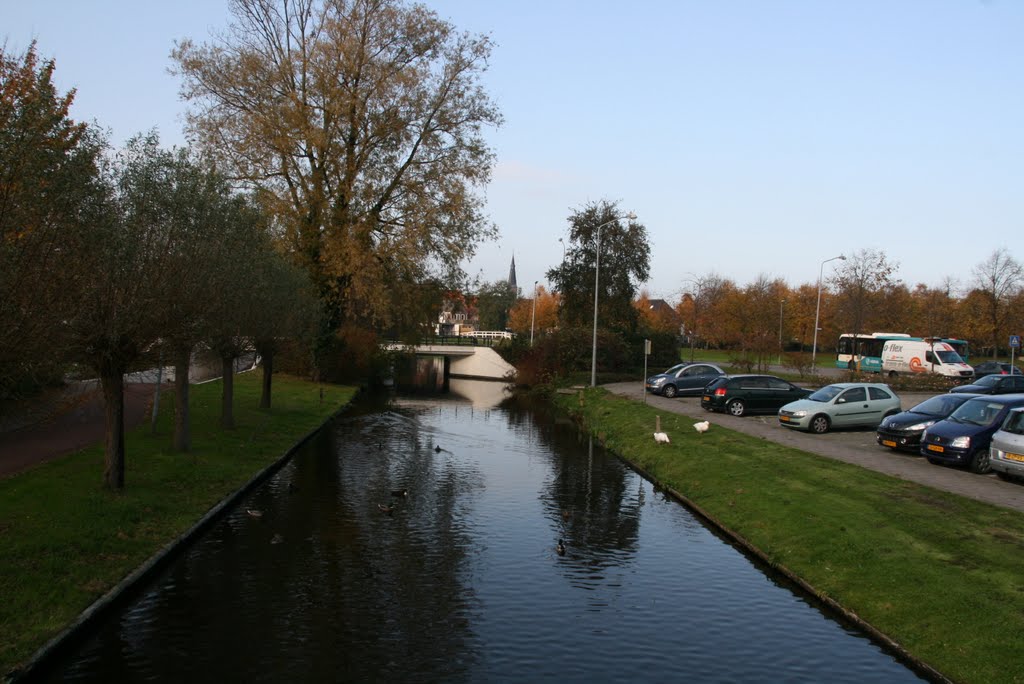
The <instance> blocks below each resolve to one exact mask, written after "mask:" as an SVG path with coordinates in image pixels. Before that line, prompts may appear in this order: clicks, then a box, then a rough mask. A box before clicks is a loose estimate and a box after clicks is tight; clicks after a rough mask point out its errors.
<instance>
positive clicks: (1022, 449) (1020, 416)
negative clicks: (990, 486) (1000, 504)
mask: <svg viewBox="0 0 1024 684" xmlns="http://www.w3.org/2000/svg"><path fill="white" fill-rule="evenodd" d="M989 457H990V458H989V465H991V466H992V470H994V471H995V472H996V475H998V476H999V477H1001V478H1003V479H1004V480H1012V479H1017V478H1024V408H1017V409H1013V410H1011V411H1010V412H1009V413H1008V414H1006V418H1005V419H1004V420H1003V424H1002V426H1001V427H1000V428H999V429H998V430H997V431H996V433H995V434H994V435H992V444H991V445H990V446H989Z"/></svg>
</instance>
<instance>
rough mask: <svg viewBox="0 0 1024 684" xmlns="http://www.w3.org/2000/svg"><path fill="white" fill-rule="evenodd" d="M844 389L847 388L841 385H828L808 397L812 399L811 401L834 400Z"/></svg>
mask: <svg viewBox="0 0 1024 684" xmlns="http://www.w3.org/2000/svg"><path fill="white" fill-rule="evenodd" d="M843 389H845V388H843V387H840V386H839V385H828V386H826V387H822V388H821V389H820V390H818V391H817V392H815V393H814V394H811V395H810V396H808V397H807V398H808V399H810V400H811V401H822V402H824V401H832V400H833V399H835V398H836V395H837V394H839V393H840V392H842V391H843Z"/></svg>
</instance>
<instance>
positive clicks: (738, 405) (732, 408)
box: [725, 399, 747, 418]
mask: <svg viewBox="0 0 1024 684" xmlns="http://www.w3.org/2000/svg"><path fill="white" fill-rule="evenodd" d="M725 408H726V410H727V411H729V413H730V414H731V415H734V416H736V417H737V418H739V417H740V416H742V415H743V414H744V413H746V411H747V407H746V406H744V405H743V402H742V401H740V400H739V399H733V400H732V401H730V402H729V403H728V405H726V407H725Z"/></svg>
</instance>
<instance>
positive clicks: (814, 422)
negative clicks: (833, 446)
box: [810, 414, 832, 435]
mask: <svg viewBox="0 0 1024 684" xmlns="http://www.w3.org/2000/svg"><path fill="white" fill-rule="evenodd" d="M810 427H811V432H813V433H814V434H816V435H823V434H825V433H826V432H828V429H829V428H830V427H832V424H831V423H830V422H829V419H828V416H826V415H822V414H819V415H817V416H814V417H813V418H811V426H810Z"/></svg>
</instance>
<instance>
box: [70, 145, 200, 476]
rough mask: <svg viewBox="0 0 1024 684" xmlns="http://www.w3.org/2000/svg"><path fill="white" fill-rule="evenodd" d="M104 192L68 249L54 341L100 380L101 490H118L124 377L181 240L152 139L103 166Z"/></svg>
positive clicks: (151, 325)
mask: <svg viewBox="0 0 1024 684" xmlns="http://www.w3.org/2000/svg"><path fill="white" fill-rule="evenodd" d="M101 170H102V176H101V180H102V186H101V189H102V190H103V191H104V193H103V194H102V195H100V196H98V197H97V198H96V201H95V202H94V203H92V204H90V205H89V207H88V209H89V211H88V213H87V214H86V215H85V216H84V217H83V221H82V225H81V228H80V229H79V230H77V231H75V232H74V233H73V234H72V235H69V241H68V244H67V246H68V248H69V249H72V250H73V253H74V257H75V260H76V261H77V262H78V263H79V264H80V270H79V271H78V273H79V276H78V277H77V278H76V279H75V282H74V287H72V288H69V289H68V291H67V292H66V293H65V296H66V297H67V301H68V302H70V304H71V305H70V306H69V309H70V311H71V313H69V315H68V317H67V319H66V320H65V321H64V322H63V324H62V326H61V328H60V331H59V332H60V334H61V335H63V336H64V339H65V340H66V341H67V344H68V348H69V351H70V352H71V354H72V356H73V357H75V358H77V359H78V360H81V361H83V362H85V363H86V364H88V365H89V366H90V367H91V368H92V369H93V370H94V371H95V372H96V374H97V375H98V376H99V379H100V384H101V387H102V390H103V398H104V405H105V410H106V449H105V460H104V473H103V481H104V484H105V485H106V486H107V487H109V488H111V489H121V488H123V487H124V472H125V445H124V374H125V373H126V372H127V371H128V370H129V368H130V366H131V364H132V363H133V362H134V361H135V360H136V359H137V358H138V357H139V355H140V354H141V353H142V352H143V351H144V350H145V349H146V348H147V347H148V346H149V345H150V344H151V343H152V342H153V341H154V340H155V339H156V338H157V337H158V335H159V333H160V328H161V323H162V320H163V313H162V310H161V306H162V298H161V295H162V293H164V292H166V291H167V290H168V285H167V284H166V283H168V282H171V281H174V280H175V279H176V277H177V274H176V273H174V272H173V270H170V269H169V266H170V265H171V264H172V263H173V262H172V261H171V260H169V259H167V258H166V257H167V254H168V253H172V252H174V251H175V250H176V249H177V248H178V247H177V244H178V243H179V241H180V240H181V239H182V238H183V234H182V232H181V231H180V225H178V224H176V223H175V222H173V221H171V220H170V219H169V217H170V213H171V212H170V211H169V207H170V204H171V202H170V200H169V193H168V190H167V189H168V188H170V187H171V186H172V185H173V180H172V170H171V167H170V166H169V165H168V164H167V157H166V154H165V153H163V152H162V151H161V150H160V149H159V141H158V140H157V138H156V135H155V134H150V135H147V136H137V137H135V138H133V139H132V140H130V141H129V142H128V143H127V145H126V146H125V148H124V149H123V150H121V151H120V152H119V153H118V154H117V155H116V157H114V158H112V159H105V160H104V164H103V165H102V167H101Z"/></svg>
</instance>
